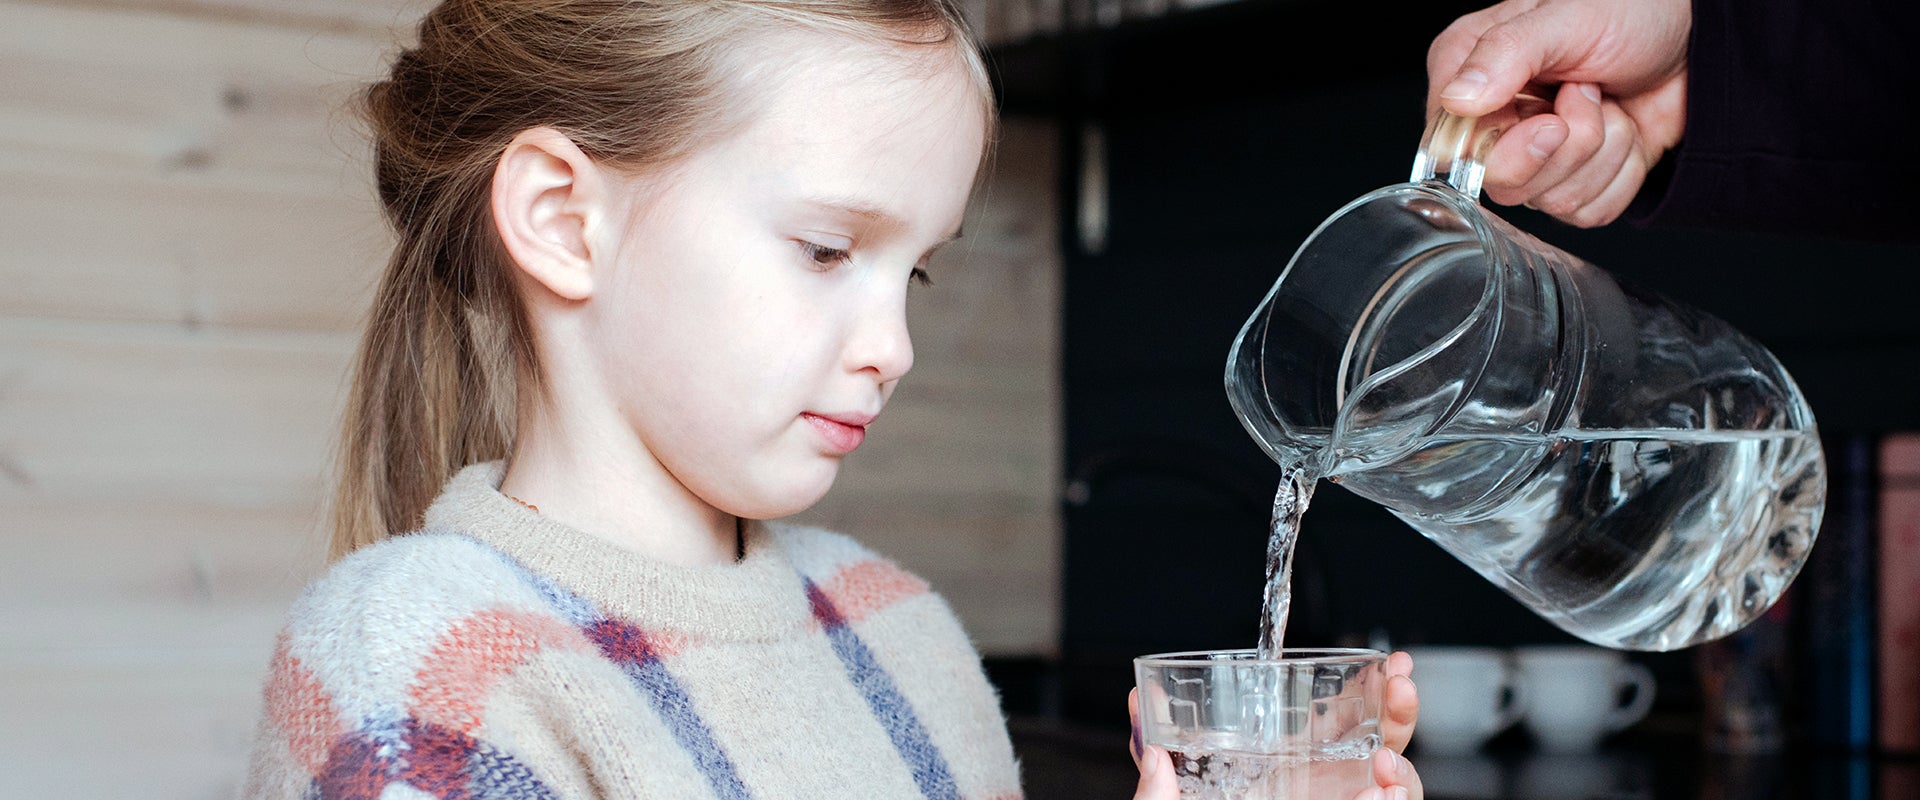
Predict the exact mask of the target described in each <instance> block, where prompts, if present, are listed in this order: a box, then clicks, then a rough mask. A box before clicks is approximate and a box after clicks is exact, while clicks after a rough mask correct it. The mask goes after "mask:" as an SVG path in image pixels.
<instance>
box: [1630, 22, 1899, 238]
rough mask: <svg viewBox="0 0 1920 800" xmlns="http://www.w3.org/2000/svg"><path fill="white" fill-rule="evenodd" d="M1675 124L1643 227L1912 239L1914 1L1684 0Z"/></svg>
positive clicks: (1641, 207)
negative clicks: (1689, 15)
mask: <svg viewBox="0 0 1920 800" xmlns="http://www.w3.org/2000/svg"><path fill="white" fill-rule="evenodd" d="M1693 9H1694V11H1693V14H1694V18H1693V34H1692V41H1691V45H1690V50H1689V53H1688V58H1687V70H1688V81H1687V129H1686V134H1685V136H1684V138H1683V139H1682V141H1681V142H1680V145H1679V147H1677V148H1676V149H1675V150H1674V151H1673V152H1671V153H1669V154H1668V155H1667V157H1666V158H1665V159H1663V160H1662V162H1661V164H1660V165H1658V166H1656V168H1655V169H1654V171H1653V173H1652V174H1650V175H1649V179H1648V184H1647V186H1646V187H1645V188H1644V189H1643V190H1642V191H1641V193H1640V195H1639V196H1638V197H1637V198H1635V201H1634V204H1633V206H1632V207H1630V208H1629V209H1628V211H1627V213H1626V215H1625V219H1626V220H1628V221H1629V222H1630V223H1633V224H1639V225H1643V226H1659V227H1677V228H1704V229H1717V230H1735V231H1769V232H1778V233H1795V234H1808V235H1815V236H1837V237H1846V238H1857V239H1874V240H1914V241H1920V193H1916V192H1915V190H1914V189H1912V188H1910V187H1913V186H1914V185H1916V179H1920V166H1916V164H1920V156H1916V154H1915V153H1914V147H1913V144H1914V143H1915V142H1916V141H1920V130H1917V125H1916V122H1917V120H1920V56H1916V53H1920V50H1917V49H1916V48H1915V47H1913V45H1912V43H1913V42H1914V41H1915V40H1916V37H1920V11H1916V9H1920V6H1916V5H1915V4H1913V3H1910V2H1906V1H1905V0H1820V2H1815V1H1814V0H1797V1H1795V2H1779V3H1755V2H1748V1H1747V0H1694V3H1693Z"/></svg>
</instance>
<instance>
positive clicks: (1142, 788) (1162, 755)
mask: <svg viewBox="0 0 1920 800" xmlns="http://www.w3.org/2000/svg"><path fill="white" fill-rule="evenodd" d="M1127 716H1128V717H1129V718H1130V719H1132V720H1133V739H1132V741H1130V742H1128V743H1127V749H1128V751H1129V752H1130V753H1131V754H1132V755H1133V764H1134V766H1135V767H1138V768H1139V769H1140V784H1139V785H1138V786H1137V787H1135V788H1134V791H1133V798H1134V800H1180V784H1179V782H1178V781H1175V780H1174V779H1173V759H1172V758H1170V757H1168V755H1167V751H1165V750H1162V749H1160V748H1158V747H1153V746H1150V745H1148V744H1146V742H1145V740H1144V739H1143V738H1142V737H1141V733H1140V690H1138V689H1135V690H1133V691H1130V692H1127Z"/></svg>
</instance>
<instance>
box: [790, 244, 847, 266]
mask: <svg viewBox="0 0 1920 800" xmlns="http://www.w3.org/2000/svg"><path fill="white" fill-rule="evenodd" d="M800 252H802V253H805V254H806V256H807V260H808V261H812V262H813V263H814V264H816V265H819V266H822V267H831V266H834V265H836V264H839V263H841V262H844V261H846V260H847V257H848V256H849V255H851V254H850V253H848V252H847V251H845V250H841V249H839V248H837V247H827V246H826V245H820V244H814V243H813V242H809V241H806V240H805V239H802V240H800Z"/></svg>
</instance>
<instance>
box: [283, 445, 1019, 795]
mask: <svg viewBox="0 0 1920 800" xmlns="http://www.w3.org/2000/svg"><path fill="white" fill-rule="evenodd" d="M501 474H502V466H501V464H500V463H498V462H494V463H489V464H480V465H475V466H471V467H468V468H466V469H464V470H462V471H461V472H460V473H459V474H458V475H456V476H455V477H454V478H453V479H452V480H451V481H449V482H448V484H447V487H446V489H445V490H444V491H443V493H442V494H441V495H440V497H439V498H438V499H437V500H435V501H434V503H433V505H432V507H431V508H430V509H429V510H428V511H427V514H426V520H425V526H424V528H423V530H421V531H419V532H416V533H411V534H408V535H405V536H397V537H393V538H391V539H388V540H386V541H383V542H381V543H379V544H376V545H373V546H370V547H366V548H363V549H361V550H360V551H357V552H355V553H353V554H351V555H349V556H348V557H346V558H343V559H341V560H340V561H339V562H337V563H336V564H334V565H333V567H332V568H330V569H329V570H328V572H327V573H326V574H325V575H323V576H322V577H321V578H319V579H318V580H316V581H315V582H314V583H313V584H312V585H310V586H308V587H307V588H306V590H305V591H304V592H303V593H302V594H301V596H300V598H299V600H298V601H296V603H295V604H294V606H293V608H292V609H291V611H290V612H289V614H288V618H287V623H286V626H285V628H284V630H283V631H282V633H281V635H280V637H279V640H278V643H277V645H276V647H275V649H274V653H273V660H272V668H271V671H270V674H269V676H268V679H267V682H266V687H265V705H264V711H263V714H262V717H261V720H260V724H259V730H258V734H257V737H256V740H255V744H254V748H253V752H252V755H251V764H250V767H249V772H248V776H247V778H248V779H247V789H246V794H245V796H246V797H248V798H303V800H304V799H311V798H329V799H330V798H376V797H378V798H386V799H387V800H393V799H394V798H429V797H430V798H473V799H474V800H479V799H480V798H673V799H674V800H681V799H683V798H726V799H727V800H733V799H735V798H765V799H767V800H773V799H774V798H809V799H810V800H816V799H818V798H918V797H926V798H967V799H976V798H977V799H978V800H990V799H995V798H1016V797H1018V796H1019V779H1018V772H1017V767H1016V766H1015V763H1014V757H1013V749H1012V747H1011V745H1010V744H1009V742H1008V739H1007V733H1006V727H1005V721H1004V719H1003V718H1002V717H1001V714H1000V710H999V706H998V703H997V698H996V696H995V694H994V692H993V690H992V688H991V687H990V686H989V685H988V683H987V681H986V678H985V676H984V675H983V673H982V672H981V669H980V662H979V657H978V655H977V654H976V653H975V652H974V650H973V648H972V646H971V644H970V643H969V641H968V639H967V637H966V635H965V633H964V632H963V631H962V630H961V627H960V624H959V622H958V620H956V619H955V617H954V616H953V614H952V612H951V611H950V610H949V609H948V607H947V605H946V603H945V602H944V601H943V600H941V599H940V598H939V597H938V596H937V595H935V594H934V593H932V592H930V591H929V590H928V586H927V584H926V583H924V582H923V581H921V580H920V579H918V578H916V577H914V576H913V575H911V574H908V573H907V572H905V571H903V570H901V569H900V568H899V567H897V566H895V565H894V564H892V563H890V562H888V561H886V560H884V559H881V558H878V557H876V556H875V555H874V554H873V553H871V552H869V551H867V550H866V549H864V548H862V547H861V546H860V545H858V544H856V543H854V542H853V541H852V540H851V539H848V538H846V537H844V536H841V535H838V534H834V533H829V532H826V531H820V530H813V529H807V528H800V527H793V526H786V525H780V524H771V523H750V524H748V525H747V526H746V529H745V555H744V556H743V557H742V558H741V559H740V560H739V561H738V562H737V563H731V564H724V565H714V566H696V567H686V566H675V565H670V564H665V563H661V562H658V561H654V560H650V559H647V558H645V557H643V556H640V555H638V554H636V553H633V552H631V551H628V550H625V549H623V548H621V547H619V546H617V545H615V544H612V543H610V542H607V541H605V540H602V539H599V538H596V537H594V536H592V535H590V534H587V533H584V532H581V531H579V530H576V529H573V528H570V527H568V526H565V525H562V524H559V523H557V522H554V521H553V520H551V519H548V518H546V517H544V516H542V515H540V514H538V513H536V512H535V511H533V510H530V509H528V508H524V507H522V506H520V505H518V504H516V503H515V502H513V501H512V500H510V499H508V498H507V497H506V496H504V495H502V494H500V492H499V491H498V488H497V487H498V486H499V483H500V478H501Z"/></svg>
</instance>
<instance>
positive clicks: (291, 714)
mask: <svg viewBox="0 0 1920 800" xmlns="http://www.w3.org/2000/svg"><path fill="white" fill-rule="evenodd" d="M265 703H266V713H267V718H268V719H269V720H271V721H272V722H273V726H274V727H276V728H278V729H280V732H281V733H283V734H285V735H286V737H287V749H289V750H291V751H292V752H293V758H294V760H296V761H298V762H300V765H301V766H302V767H305V768H306V770H307V774H309V775H315V774H318V773H319V770H320V767H321V766H323V765H325V764H326V763H327V751H328V750H329V749H331V748H332V747H333V742H334V740H335V739H337V738H339V737H340V735H341V734H343V733H345V732H346V731H347V726H346V724H345V723H343V722H341V721H340V715H339V714H337V713H335V711H334V708H333V702H332V701H331V700H330V699H329V698H328V697H327V690H326V687H324V686H321V685H320V679H319V678H317V677H315V676H314V674H313V670H310V669H307V666H306V665H305V664H302V663H300V659H297V658H294V657H293V655H292V654H291V653H289V652H288V650H287V634H286V632H285V631H281V633H280V638H279V639H278V640H277V641H275V642H274V646H273V667H272V671H271V672H270V673H269V674H268V676H267V684H266V698H265Z"/></svg>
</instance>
